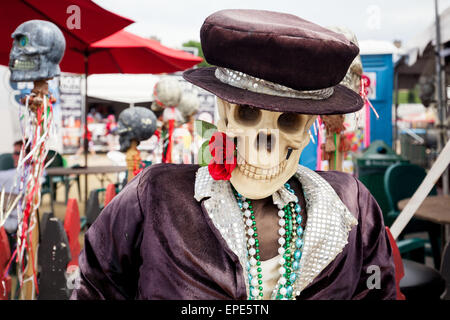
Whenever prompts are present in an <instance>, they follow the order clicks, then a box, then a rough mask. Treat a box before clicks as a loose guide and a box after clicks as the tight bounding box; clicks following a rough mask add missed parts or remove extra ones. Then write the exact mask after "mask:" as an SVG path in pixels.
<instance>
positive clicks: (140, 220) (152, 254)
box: [72, 164, 396, 300]
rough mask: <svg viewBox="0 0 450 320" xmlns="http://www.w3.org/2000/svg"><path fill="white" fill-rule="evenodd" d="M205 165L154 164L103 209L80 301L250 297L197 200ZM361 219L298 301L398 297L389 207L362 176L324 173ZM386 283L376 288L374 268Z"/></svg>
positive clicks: (91, 237)
mask: <svg viewBox="0 0 450 320" xmlns="http://www.w3.org/2000/svg"><path fill="white" fill-rule="evenodd" d="M198 168H199V167H198V166H197V165H168V164H162V165H153V166H151V167H149V168H147V169H145V170H144V171H143V172H142V173H141V174H139V175H138V176H137V177H136V178H135V179H133V180H132V181H131V182H130V183H129V184H128V185H127V186H126V187H125V188H124V189H123V190H122V191H121V192H120V193H119V194H118V195H117V196H116V197H115V198H114V199H113V200H112V201H111V203H110V204H108V206H107V207H106V208H105V209H104V210H103V211H102V213H101V214H100V215H99V217H98V218H97V220H96V221H95V223H94V224H93V225H92V226H91V227H90V228H89V230H88V231H87V233H86V236H85V247H84V249H83V251H82V252H81V254H80V258H79V266H80V277H81V279H80V288H79V289H76V290H74V292H73V294H72V299H195V300H196V299H247V293H246V285H245V279H244V273H243V268H242V266H241V264H240V262H239V259H238V257H237V256H236V254H234V253H233V251H232V250H231V249H230V248H229V247H228V246H227V244H226V242H225V241H224V239H223V237H222V236H221V233H220V232H219V230H217V228H215V227H214V225H213V223H212V222H211V219H210V218H209V216H208V214H207V212H206V210H205V208H204V206H203V205H202V202H203V200H204V199H203V200H202V201H197V200H196V199H194V183H195V175H196V171H197V170H198ZM317 173H318V174H319V175H320V176H321V177H322V178H323V179H325V180H326V181H327V182H328V183H329V184H330V185H331V187H332V188H333V189H334V190H335V192H336V193H337V195H338V196H339V198H340V199H341V201H342V202H343V203H344V204H345V206H346V207H347V208H348V209H349V211H350V212H351V213H352V215H353V216H354V217H355V218H356V219H357V221H358V225H357V226H354V227H353V228H352V229H351V230H350V232H349V233H348V243H347V244H346V245H345V247H344V248H343V250H342V252H341V253H339V254H338V255H337V256H336V258H335V259H334V260H333V261H331V262H330V263H329V264H328V265H327V266H326V267H325V268H324V269H323V270H322V271H321V272H320V273H319V274H318V275H317V276H316V277H315V278H314V279H313V280H312V282H311V283H309V285H307V286H306V287H305V288H304V289H303V290H302V291H301V293H300V295H299V296H298V297H297V299H396V289H395V279H394V278H395V272H394V263H393V259H392V252H391V247H390V245H389V239H388V237H387V235H386V232H385V228H384V224H383V218H382V214H381V210H380V208H379V207H378V205H377V203H376V201H375V200H374V198H373V197H372V195H371V194H370V193H369V191H368V190H367V189H366V188H365V187H364V186H363V184H362V183H361V182H359V181H358V180H357V179H355V178H354V177H352V176H351V175H348V174H345V173H340V172H334V171H329V172H317ZM371 265H376V266H378V267H379V270H380V273H379V276H380V278H379V280H380V288H379V289H376V288H373V289H369V288H368V285H367V283H368V282H369V283H372V280H371V279H369V277H373V276H374V273H373V272H370V271H368V267H369V266H371Z"/></svg>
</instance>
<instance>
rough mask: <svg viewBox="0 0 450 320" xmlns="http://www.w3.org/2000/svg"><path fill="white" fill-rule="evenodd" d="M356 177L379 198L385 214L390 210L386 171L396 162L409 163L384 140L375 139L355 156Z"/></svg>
mask: <svg viewBox="0 0 450 320" xmlns="http://www.w3.org/2000/svg"><path fill="white" fill-rule="evenodd" d="M353 161H354V168H355V175H356V177H357V178H358V179H359V180H360V181H361V182H362V183H363V184H364V185H365V186H366V187H367V189H369V191H370V193H372V195H373V196H374V198H375V199H376V200H377V202H378V205H379V206H380V208H381V210H383V214H386V213H387V212H388V211H389V204H388V200H387V197H386V193H385V190H384V180H383V179H384V173H385V172H386V170H387V168H388V167H389V166H391V165H393V164H395V163H398V162H402V163H407V162H408V161H407V160H404V159H403V158H402V157H401V156H399V155H398V154H396V153H395V152H394V150H392V149H391V148H390V147H389V146H388V145H387V144H386V143H384V142H383V141H382V140H376V141H373V142H372V143H371V144H370V146H369V147H368V148H367V149H366V150H365V151H364V152H363V153H362V154H361V155H359V156H355V157H354V158H353Z"/></svg>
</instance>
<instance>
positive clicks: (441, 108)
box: [434, 0, 449, 195]
mask: <svg viewBox="0 0 450 320" xmlns="http://www.w3.org/2000/svg"><path fill="white" fill-rule="evenodd" d="M434 11H435V16H436V22H435V25H436V45H435V61H436V80H437V102H438V108H437V109H438V114H439V129H440V130H439V139H438V148H439V150H438V151H439V152H441V151H442V148H443V147H444V145H445V143H446V141H447V139H446V136H447V102H446V101H445V99H444V91H445V90H444V88H445V87H444V83H443V76H442V73H443V68H442V60H443V57H442V56H441V52H442V46H441V23H440V17H439V9H438V0H434ZM448 183H449V181H448V169H447V170H445V171H444V173H443V175H442V191H443V194H444V195H448V191H449V190H448V189H449V186H448Z"/></svg>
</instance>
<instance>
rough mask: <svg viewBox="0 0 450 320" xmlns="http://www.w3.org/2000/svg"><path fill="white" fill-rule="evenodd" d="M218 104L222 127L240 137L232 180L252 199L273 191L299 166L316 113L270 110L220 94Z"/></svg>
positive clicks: (233, 135) (238, 189)
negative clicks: (230, 101)
mask: <svg viewBox="0 0 450 320" xmlns="http://www.w3.org/2000/svg"><path fill="white" fill-rule="evenodd" d="M217 104H218V108H219V115H220V120H219V122H218V129H219V131H222V132H224V133H226V134H227V136H229V137H231V138H236V139H237V167H236V168H235V169H234V170H233V173H232V175H231V179H230V181H231V183H232V184H233V186H234V187H235V188H236V190H237V191H238V192H239V193H241V194H242V195H244V196H245V197H247V198H250V199H262V198H265V197H267V196H269V195H271V194H273V193H274V192H275V191H277V190H278V189H280V188H281V187H282V186H283V184H284V183H285V182H286V181H287V180H289V178H290V177H292V175H293V174H294V173H295V171H296V170H297V165H298V161H299V159H300V155H301V153H302V151H303V148H304V147H306V145H307V144H308V143H309V134H308V130H309V128H310V126H311V125H312V124H313V122H314V121H315V119H316V116H313V115H306V114H298V113H281V112H271V111H266V110H262V109H258V108H253V107H251V106H241V105H236V104H232V103H229V102H227V101H224V100H222V99H220V98H217Z"/></svg>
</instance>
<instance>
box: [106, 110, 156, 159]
mask: <svg viewBox="0 0 450 320" xmlns="http://www.w3.org/2000/svg"><path fill="white" fill-rule="evenodd" d="M155 131H156V116H155V114H154V113H153V112H152V111H151V110H149V109H147V108H143V107H133V108H128V109H125V110H124V111H122V112H121V113H120V115H119V122H118V124H117V130H116V132H115V133H116V134H119V136H120V137H119V143H120V151H122V152H126V151H127V150H128V148H129V147H130V145H131V140H136V141H137V142H140V141H143V140H147V139H149V138H150V137H151V136H152V135H153V134H154V133H155Z"/></svg>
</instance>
